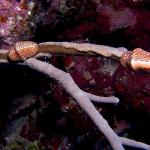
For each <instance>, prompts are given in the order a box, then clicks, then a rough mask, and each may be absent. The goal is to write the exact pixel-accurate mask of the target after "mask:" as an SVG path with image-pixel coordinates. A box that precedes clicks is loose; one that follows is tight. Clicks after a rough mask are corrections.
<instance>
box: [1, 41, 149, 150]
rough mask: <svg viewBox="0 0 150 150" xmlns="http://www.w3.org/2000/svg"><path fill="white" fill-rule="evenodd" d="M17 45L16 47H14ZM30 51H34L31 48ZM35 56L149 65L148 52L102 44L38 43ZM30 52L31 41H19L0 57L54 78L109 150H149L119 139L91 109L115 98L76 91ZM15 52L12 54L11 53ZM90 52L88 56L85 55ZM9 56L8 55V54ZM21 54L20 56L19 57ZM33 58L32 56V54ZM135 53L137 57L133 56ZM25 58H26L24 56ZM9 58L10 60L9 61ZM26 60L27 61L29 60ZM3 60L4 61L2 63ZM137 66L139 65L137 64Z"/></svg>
mask: <svg viewBox="0 0 150 150" xmlns="http://www.w3.org/2000/svg"><path fill="white" fill-rule="evenodd" d="M18 44H20V45H19V46H18ZM34 46H35V47H34V48H37V46H36V45H34ZM38 48H39V49H38V53H45V52H46V53H47V52H50V53H51V52H52V53H63V54H65V53H66V54H87V53H88V54H92V55H93V54H100V55H102V56H105V57H111V58H115V59H116V58H117V59H118V60H119V61H121V63H122V64H123V65H124V66H130V67H131V68H132V69H134V70H141V69H144V70H148V71H149V65H148V64H147V63H146V66H144V65H143V64H144V63H145V62H149V61H150V59H149V53H147V52H145V51H143V50H141V49H139V50H140V51H139V52H137V50H136V51H134V50H133V51H131V52H129V51H127V50H126V49H125V48H112V47H108V46H102V45H94V44H76V43H69V42H47V43H40V44H39V45H38ZM31 50H33V43H32V42H23V43H22V42H20V43H17V44H16V45H15V46H14V47H13V51H14V53H13V54H12V53H11V51H12V48H11V49H10V51H9V55H8V50H5V51H2V52H0V58H1V59H4V60H6V59H7V55H8V57H9V59H11V61H14V60H15V59H14V58H15V57H17V59H16V60H17V61H18V57H19V58H20V60H23V64H24V65H27V66H29V67H30V68H32V69H35V70H37V71H40V72H42V73H44V74H46V75H47V76H49V77H51V78H54V79H55V80H57V81H58V82H60V83H61V84H62V86H63V87H64V88H65V90H66V91H67V92H68V93H69V94H70V95H71V96H72V97H73V98H74V99H75V100H76V101H77V103H78V104H79V105H80V107H81V108H82V109H83V110H84V111H85V113H86V114H88V115H89V117H90V118H91V120H92V121H93V122H94V123H95V125H96V126H97V127H98V129H99V130H100V131H101V132H102V133H103V134H104V135H105V137H106V138H107V139H108V141H109V142H110V144H111V146H112V148H113V149H114V150H124V147H123V145H128V146H132V147H136V148H143V149H147V150H150V145H147V144H144V143H141V142H137V141H135V140H131V139H127V138H125V137H119V136H118V135H117V134H116V133H115V132H114V131H113V129H112V128H111V127H110V126H109V124H108V122H107V121H106V120H105V119H104V118H103V116H102V115H101V114H100V113H99V112H98V110H96V108H95V107H94V105H93V103H92V102H91V101H92V100H93V101H97V102H105V103H117V102H119V100H118V98H116V97H114V96H111V97H100V96H96V95H93V94H90V93H87V92H84V91H83V90H82V89H80V88H79V87H78V86H77V84H76V83H75V82H74V80H73V79H72V77H71V76H70V74H69V73H66V72H64V71H62V70H60V69H58V68H55V67H54V66H53V65H51V64H47V63H45V62H42V61H40V60H38V59H36V58H33V55H29V53H30V54H32V52H31ZM15 52H16V53H15ZM89 52H90V53H89ZM10 53H11V54H12V55H10ZM22 54H23V56H22ZM33 54H34V55H35V53H33ZM137 54H138V55H137ZM25 56H27V57H25ZM12 57H13V59H12ZM29 57H30V58H29ZM6 61H7V60H6ZM133 61H139V62H138V63H139V65H138V68H135V67H133ZM7 62H9V61H7ZM140 64H141V65H140Z"/></svg>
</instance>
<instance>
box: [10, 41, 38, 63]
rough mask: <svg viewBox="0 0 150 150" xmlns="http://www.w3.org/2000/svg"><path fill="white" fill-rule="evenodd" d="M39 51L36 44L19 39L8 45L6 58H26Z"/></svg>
mask: <svg viewBox="0 0 150 150" xmlns="http://www.w3.org/2000/svg"><path fill="white" fill-rule="evenodd" d="M38 51H39V48H38V44H37V43H35V42H31V41H19V42H17V43H15V45H14V46H12V47H10V50H9V53H8V58H9V59H10V60H11V61H19V60H26V59H28V58H30V57H33V56H35V55H36V54H37V53H38Z"/></svg>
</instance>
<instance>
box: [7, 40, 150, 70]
mask: <svg viewBox="0 0 150 150" xmlns="http://www.w3.org/2000/svg"><path fill="white" fill-rule="evenodd" d="M41 45H42V47H40V46H39V44H37V43H35V42H31V41H19V42H17V43H16V44H15V45H14V46H12V47H11V48H10V50H9V53H8V58H9V59H10V60H11V61H18V60H26V59H28V58H30V57H34V56H35V55H36V54H37V53H43V52H50V53H51V52H52V50H54V51H55V49H61V51H62V50H63V52H62V53H64V54H65V52H66V53H68V51H65V48H66V49H69V50H70V52H69V53H70V54H71V51H72V54H81V53H79V52H84V54H86V53H85V52H86V51H87V50H85V49H88V51H87V52H94V53H96V54H99V55H103V56H106V57H111V55H115V48H110V47H107V46H101V45H95V44H88V43H85V44H78V43H70V42H45V43H42V44H41ZM46 48H47V50H46V51H45V49H46ZM90 49H91V50H90ZM105 49H108V50H109V51H107V52H105V53H104V50H105ZM116 49H118V48H116ZM91 54H92V53H91ZM117 57H119V59H120V62H121V64H122V65H123V66H124V67H130V68H131V69H133V70H144V71H150V53H149V52H146V51H144V50H142V49H141V48H136V49H134V50H132V51H124V52H122V55H117Z"/></svg>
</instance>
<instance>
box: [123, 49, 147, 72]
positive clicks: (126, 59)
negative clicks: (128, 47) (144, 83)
mask: <svg viewBox="0 0 150 150" xmlns="http://www.w3.org/2000/svg"><path fill="white" fill-rule="evenodd" d="M120 62H121V64H122V65H123V66H125V67H130V68H132V69H133V70H143V71H150V53H149V52H146V51H144V50H142V49H141V48H136V49H134V50H132V51H127V52H125V53H124V54H123V55H122V56H121V58H120Z"/></svg>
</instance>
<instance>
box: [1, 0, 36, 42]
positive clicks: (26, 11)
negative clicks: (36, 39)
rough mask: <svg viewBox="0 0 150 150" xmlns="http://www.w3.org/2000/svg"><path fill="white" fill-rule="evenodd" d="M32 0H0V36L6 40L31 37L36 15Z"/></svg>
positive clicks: (11, 40)
mask: <svg viewBox="0 0 150 150" xmlns="http://www.w3.org/2000/svg"><path fill="white" fill-rule="evenodd" d="M34 9H35V3H34V1H32V0H31V1H24V0H21V1H20V2H18V1H15V0H12V1H9V0H0V37H1V38H2V39H3V40H4V41H6V42H8V43H11V42H14V41H17V40H18V39H28V38H31V37H32V32H31V31H32V30H33V29H34V27H35V22H36V16H34V18H33V13H34Z"/></svg>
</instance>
